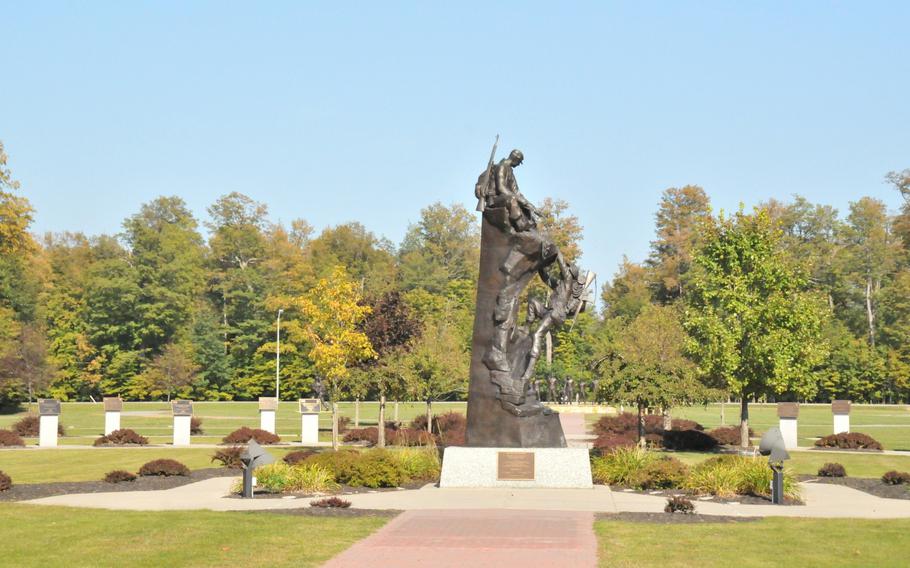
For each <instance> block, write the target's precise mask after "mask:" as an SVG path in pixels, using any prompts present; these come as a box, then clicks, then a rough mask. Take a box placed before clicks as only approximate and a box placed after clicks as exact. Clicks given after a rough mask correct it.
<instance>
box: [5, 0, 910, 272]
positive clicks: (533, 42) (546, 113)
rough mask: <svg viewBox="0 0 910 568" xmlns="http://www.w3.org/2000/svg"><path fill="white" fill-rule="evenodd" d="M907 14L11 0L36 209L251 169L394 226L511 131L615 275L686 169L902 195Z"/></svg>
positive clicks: (293, 202) (8, 29)
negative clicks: (897, 173)
mask: <svg viewBox="0 0 910 568" xmlns="http://www.w3.org/2000/svg"><path fill="white" fill-rule="evenodd" d="M908 21H910V3H908V2H892V3H888V2H808V1H806V2H691V3H683V2H647V3H644V2H626V3H613V2H596V3H594V2H592V3H570V2H548V3H530V2H507V3H493V2H477V3H469V2H447V3H443V2H268V3H258V2H257V3H254V2H243V3H240V2H237V3H230V2H211V3H209V2H146V3H141V2H120V1H116V2H66V3H64V2H23V1H16V2H12V1H7V0H2V1H0V70H2V73H0V140H3V141H4V142H5V144H6V148H7V152H8V154H9V155H10V159H11V162H10V165H11V167H12V168H13V170H14V173H15V174H16V176H17V177H18V178H19V179H20V180H21V181H22V183H23V190H24V193H25V195H27V197H28V198H29V199H31V200H32V202H33V204H34V205H35V206H36V208H37V210H38V212H37V217H36V222H35V225H34V229H35V230H36V232H44V231H48V230H52V231H62V230H81V231H85V232H87V233H90V234H95V233H101V232H106V233H112V232H117V231H119V229H120V223H121V221H122V220H123V218H124V217H126V216H128V215H130V214H132V213H134V212H136V211H137V210H138V208H139V205H140V204H141V203H143V202H146V201H149V200H151V199H153V198H154V197H156V196H158V195H162V194H164V195H179V196H181V197H183V198H184V199H185V200H186V201H187V202H188V203H189V204H190V206H191V207H192V209H193V210H194V211H195V212H196V213H197V215H198V216H200V217H204V216H205V208H206V206H207V205H209V204H210V203H211V202H212V201H213V200H214V199H216V198H217V197H218V196H219V195H222V194H224V193H227V192H230V191H241V192H244V193H246V194H248V195H250V196H252V197H254V198H255V199H257V200H260V201H263V202H266V203H267V204H268V205H269V207H270V210H271V214H272V219H273V220H283V221H290V220H291V219H293V218H297V217H302V218H305V219H307V220H308V221H309V222H310V223H312V224H313V225H314V226H316V227H317V228H320V229H321V228H322V227H324V226H326V225H331V224H337V223H341V222H345V221H349V220H359V221H361V222H363V223H364V224H365V225H366V226H367V227H368V228H370V229H371V230H373V231H375V232H376V233H377V234H380V235H385V236H386V237H388V238H390V239H392V240H393V241H395V242H398V241H399V240H400V239H401V237H402V236H403V234H404V231H405V230H406V227H407V225H408V223H409V222H412V221H414V220H416V219H417V218H418V215H419V210H420V209H421V208H422V207H424V206H426V205H428V204H430V203H432V202H434V201H443V202H446V203H451V202H461V203H464V204H465V205H466V206H467V207H469V208H473V205H474V200H473V195H472V192H473V185H474V182H475V180H476V177H477V175H478V173H479V172H480V170H481V169H482V168H483V167H484V166H485V163H486V159H487V155H488V153H489V150H490V145H491V144H492V140H493V137H494V135H495V134H496V133H500V134H501V135H502V143H503V145H504V146H505V148H503V149H504V150H506V151H507V150H508V149H510V148H512V147H518V148H521V149H522V150H523V151H524V153H525V156H526V162H525V165H523V166H522V167H521V168H520V169H519V170H518V180H519V184H520V185H521V188H522V190H523V192H524V193H525V194H526V195H527V196H528V197H529V198H531V199H532V200H540V199H541V198H543V197H545V196H553V197H558V198H563V199H566V200H568V201H569V202H570V204H571V206H572V211H573V212H574V213H575V214H577V215H578V216H579V217H580V218H581V221H582V223H583V225H584V226H585V241H584V244H583V247H584V258H583V264H585V265H586V267H589V268H593V269H595V270H596V271H597V272H599V273H600V274H601V275H602V278H603V276H609V275H611V274H612V273H613V272H614V271H615V269H616V266H617V264H618V263H619V261H620V259H621V257H622V255H623V254H627V255H629V256H630V257H631V258H633V259H635V260H641V259H643V258H644V257H645V256H646V254H647V251H648V243H649V241H650V240H651V238H652V236H653V215H654V211H655V208H656V204H657V201H658V198H659V196H660V193H661V191H662V190H664V189H665V188H667V187H669V186H678V185H684V184H687V183H693V184H699V185H702V186H703V187H704V188H705V189H706V190H707V192H708V194H709V195H710V196H711V198H712V201H713V203H714V205H715V208H716V209H720V208H724V209H727V210H731V209H735V208H736V207H737V205H738V203H740V202H744V203H745V204H746V206H747V207H748V206H751V205H753V204H755V203H757V202H759V201H762V200H765V199H767V198H769V197H777V198H783V199H786V198H788V197H789V196H790V195H792V194H794V193H800V194H802V195H805V196H806V197H808V198H809V199H810V200H812V201H814V202H823V203H828V204H832V205H834V206H836V207H838V208H839V209H841V211H844V210H845V209H846V207H847V204H848V202H850V201H852V200H856V199H857V198H859V197H860V196H862V195H871V196H875V197H878V198H881V199H883V200H884V201H885V202H886V203H888V204H889V206H890V207H892V208H897V206H898V205H899V204H900V197H899V196H898V195H896V193H895V192H893V190H891V189H890V188H889V187H888V186H886V185H885V184H884V183H883V182H882V176H883V175H884V174H885V173H886V172H887V171H889V170H896V169H903V168H907V167H910V34H908V33H907V22H908ZM602 278H601V281H603V280H602Z"/></svg>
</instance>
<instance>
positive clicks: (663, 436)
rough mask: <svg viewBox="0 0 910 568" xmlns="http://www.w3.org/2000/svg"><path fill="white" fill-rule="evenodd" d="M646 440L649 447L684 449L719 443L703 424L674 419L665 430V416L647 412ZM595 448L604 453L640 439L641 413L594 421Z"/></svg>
mask: <svg viewBox="0 0 910 568" xmlns="http://www.w3.org/2000/svg"><path fill="white" fill-rule="evenodd" d="M643 418H644V423H645V424H644V440H645V445H647V446H648V447H649V448H667V449H672V450H681V451H705V450H710V449H712V448H714V447H715V446H716V445H717V443H716V442H714V441H713V439H711V438H710V436H708V435H706V434H705V433H704V432H703V431H704V429H705V428H704V426H702V425H701V424H699V423H698V422H695V421H694V420H686V419H682V418H674V419H673V420H671V422H670V423H671V426H670V430H664V417H663V416H660V415H657V414H646V415H645V416H644V417H643ZM594 433H595V434H596V435H597V439H596V440H594V448H595V449H597V450H599V451H600V453H601V454H604V453H607V452H611V451H613V450H614V449H615V448H622V447H629V446H633V445H635V444H636V442H637V440H638V415H637V414H633V413H631V412H623V413H622V414H617V415H615V416H603V417H601V418H600V419H599V420H598V421H597V422H595V423H594Z"/></svg>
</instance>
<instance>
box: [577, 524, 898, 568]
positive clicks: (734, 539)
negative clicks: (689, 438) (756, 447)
mask: <svg viewBox="0 0 910 568" xmlns="http://www.w3.org/2000/svg"><path fill="white" fill-rule="evenodd" d="M594 532H595V534H596V535H597V542H598V558H599V564H600V566H603V567H606V566H610V567H626V566H627V567H635V568H638V567H647V566H660V567H664V566H698V567H700V568H711V567H718V568H720V567H723V568H727V567H729V566H737V567H743V568H748V567H750V566H784V565H785V566H826V567H837V566H880V567H886V566H895V567H897V566H901V567H903V566H906V565H907V535H908V534H910V519H899V520H856V519H782V518H767V519H761V520H757V521H750V522H740V523H737V522H732V523H693V524H690V523H679V524H654V523H637V522H626V521H613V520H598V521H596V522H595V523H594Z"/></svg>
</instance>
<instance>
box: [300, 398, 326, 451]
mask: <svg viewBox="0 0 910 568" xmlns="http://www.w3.org/2000/svg"><path fill="white" fill-rule="evenodd" d="M321 406H322V401H320V400H319V399H318V398H301V399H300V442H301V443H302V444H316V443H318V442H319V409H320V407H321Z"/></svg>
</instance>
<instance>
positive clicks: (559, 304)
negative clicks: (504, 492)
mask: <svg viewBox="0 0 910 568" xmlns="http://www.w3.org/2000/svg"><path fill="white" fill-rule="evenodd" d="M497 143H498V137H497ZM495 153H496V144H494V146H493V153H492V154H491V155H490V160H489V163H488V164H487V168H486V170H485V171H484V172H483V173H481V175H480V177H479V178H478V180H477V184H476V185H475V190H474V193H475V196H476V197H477V210H478V211H481V212H482V217H483V219H482V230H481V244H480V277H479V279H478V286H477V307H476V311H475V314H474V336H473V341H472V357H471V379H470V387H469V392H468V428H467V445H468V446H484V447H523V448H531V447H542V448H546V447H565V445H566V441H565V436H564V435H563V432H562V426H561V425H560V423H559V416H558V415H557V414H555V413H553V412H552V411H551V410H550V409H549V408H548V407H546V406H544V405H543V404H541V402H540V399H539V394H540V390H539V389H538V388H535V387H536V385H535V382H534V366H535V364H536V363H537V360H538V359H539V358H540V349H541V343H542V341H543V339H544V337H545V336H546V334H547V333H548V332H550V331H553V330H555V329H557V328H558V327H559V326H561V325H562V324H563V323H564V322H565V321H566V319H567V318H569V317H571V316H574V315H577V314H578V312H579V311H581V310H583V309H584V305H585V300H584V299H583V296H584V292H585V290H586V288H587V286H588V285H589V284H590V279H589V278H587V277H586V276H585V275H582V274H581V273H580V271H579V269H578V267H576V266H575V265H573V264H571V263H568V262H566V261H565V259H564V258H563V256H562V254H561V253H560V251H559V250H558V248H557V246H556V245H555V244H554V243H553V242H552V241H551V240H550V239H549V238H548V237H547V236H546V235H545V234H542V233H541V232H539V231H538V228H537V220H536V219H535V217H539V216H540V213H539V211H538V210H537V208H536V207H535V206H534V205H533V204H532V203H531V202H530V201H528V200H527V199H526V198H525V196H524V195H522V193H521V191H520V190H519V188H518V182H517V180H516V179H515V172H514V170H515V168H517V167H518V166H520V165H521V164H522V162H523V161H524V155H523V154H522V153H521V151H519V150H512V152H510V153H509V155H508V157H506V158H504V159H503V160H501V161H500V162H499V163H498V164H495V163H494V156H495ZM553 265H555V266H556V267H558V276H554V275H551V273H550V269H551V267H553ZM535 276H539V277H540V278H541V279H542V280H543V281H544V283H546V284H547V286H548V287H549V288H550V289H551V294H550V297H549V300H548V302H547V304H546V305H544V304H543V303H542V302H540V301H538V300H531V301H530V302H529V305H528V306H527V317H526V324H525V325H524V326H521V325H519V313H520V309H519V300H520V297H521V294H522V292H523V291H524V290H525V288H527V286H528V284H529V283H530V282H531V280H532V279H533V278H534V277H535ZM535 324H536V329H535V330H534V331H532V329H531V328H532V326H534V325H535ZM550 389H551V392H552V386H551V387H550Z"/></svg>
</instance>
